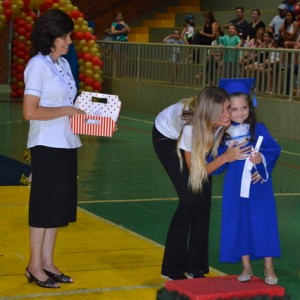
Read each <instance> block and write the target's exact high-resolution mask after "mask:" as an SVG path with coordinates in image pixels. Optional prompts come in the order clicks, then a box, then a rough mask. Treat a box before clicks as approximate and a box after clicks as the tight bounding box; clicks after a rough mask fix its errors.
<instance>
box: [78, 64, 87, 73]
mask: <svg viewBox="0 0 300 300" xmlns="http://www.w3.org/2000/svg"><path fill="white" fill-rule="evenodd" d="M84 70H85V68H84V66H83V65H82V66H80V67H79V68H78V71H79V72H80V73H83V72H84Z"/></svg>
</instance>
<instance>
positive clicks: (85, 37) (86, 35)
mask: <svg viewBox="0 0 300 300" xmlns="http://www.w3.org/2000/svg"><path fill="white" fill-rule="evenodd" d="M84 39H86V40H87V41H89V40H91V39H92V34H91V33H90V32H89V31H87V32H85V33H84Z"/></svg>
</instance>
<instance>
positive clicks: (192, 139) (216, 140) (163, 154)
mask: <svg viewBox="0 0 300 300" xmlns="http://www.w3.org/2000/svg"><path fill="white" fill-rule="evenodd" d="M229 108H230V103H229V100H228V95H227V94H226V92H225V91H224V90H223V89H219V88H217V87H207V88H205V89H203V90H202V91H201V92H200V93H199V95H198V96H197V97H194V98H190V99H184V100H182V101H180V102H178V103H176V104H173V105H171V106H169V107H167V108H166V109H165V110H163V111H162V112H160V113H159V114H158V116H157V117H156V119H155V124H154V127H153V133H152V139H153V145H154V149H155V151H156V154H157V156H158V158H159V159H160V161H161V163H162V164H163V166H164V168H165V169H166V171H167V173H168V175H169V177H170V179H171V181H172V182H173V184H174V186H175V188H176V191H177V193H178V198H179V203H178V207H177V209H176V211H175V213H174V215H173V218H172V221H171V224H170V226H169V231H168V235H167V240H166V243H165V251H164V257H163V262H162V270H161V274H162V276H163V277H164V278H168V279H173V280H176V279H186V278H191V277H192V278H200V277H204V274H206V273H208V272H209V264H208V231H209V220H210V207H211V177H210V175H209V174H211V173H212V172H213V171H215V170H216V169H217V168H219V167H220V166H222V165H223V164H225V163H226V162H230V161H234V160H236V159H239V158H241V156H242V155H243V154H244V153H246V152H248V151H249V149H248V148H243V149H241V148H242V147H243V145H239V146H236V147H234V146H233V145H232V147H231V148H228V150H227V151H226V152H225V153H224V154H222V155H220V156H218V157H216V156H217V153H216V152H217V148H218V145H219V144H220V141H221V139H222V137H223V134H224V132H225V130H226V128H227V127H228V126H229V125H230V123H231V121H230V114H229ZM209 156H212V157H216V158H215V159H214V160H213V159H211V158H210V157H209ZM208 160H209V161H211V162H210V163H208V162H207V161H208Z"/></svg>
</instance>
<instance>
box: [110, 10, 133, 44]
mask: <svg viewBox="0 0 300 300" xmlns="http://www.w3.org/2000/svg"><path fill="white" fill-rule="evenodd" d="M128 32H130V27H129V26H128V24H127V23H125V22H124V19H123V15H122V13H121V12H117V13H116V21H115V22H113V23H112V24H111V34H112V35H113V41H118V42H127V41H128V37H127V33H128Z"/></svg>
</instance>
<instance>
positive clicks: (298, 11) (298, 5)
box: [292, 1, 300, 22]
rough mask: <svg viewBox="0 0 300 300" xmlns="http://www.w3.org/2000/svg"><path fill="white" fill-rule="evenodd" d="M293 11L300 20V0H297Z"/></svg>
mask: <svg viewBox="0 0 300 300" xmlns="http://www.w3.org/2000/svg"><path fill="white" fill-rule="evenodd" d="M292 12H293V13H294V14H295V16H296V19H297V21H298V22H299V21H300V20H299V18H300V2H299V1H296V3H295V4H294V9H293V10H292Z"/></svg>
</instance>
